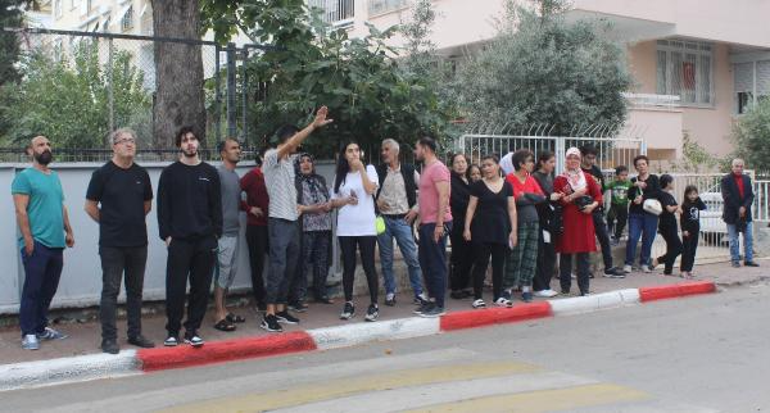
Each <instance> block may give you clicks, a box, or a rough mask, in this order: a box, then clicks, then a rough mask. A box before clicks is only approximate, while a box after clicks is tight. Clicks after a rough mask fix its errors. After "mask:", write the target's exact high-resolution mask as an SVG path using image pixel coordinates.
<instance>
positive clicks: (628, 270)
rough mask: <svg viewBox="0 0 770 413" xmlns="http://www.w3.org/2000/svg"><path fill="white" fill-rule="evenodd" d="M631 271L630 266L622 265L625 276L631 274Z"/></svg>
mask: <svg viewBox="0 0 770 413" xmlns="http://www.w3.org/2000/svg"><path fill="white" fill-rule="evenodd" d="M632 271H633V268H631V266H630V265H624V266H623V272H624V273H626V274H631V272H632Z"/></svg>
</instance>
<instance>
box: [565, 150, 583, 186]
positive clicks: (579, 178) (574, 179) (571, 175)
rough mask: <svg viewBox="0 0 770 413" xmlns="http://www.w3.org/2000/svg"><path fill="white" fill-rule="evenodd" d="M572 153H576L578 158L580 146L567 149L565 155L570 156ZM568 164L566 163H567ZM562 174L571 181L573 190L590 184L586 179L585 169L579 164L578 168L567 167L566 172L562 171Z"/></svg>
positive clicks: (570, 184)
mask: <svg viewBox="0 0 770 413" xmlns="http://www.w3.org/2000/svg"><path fill="white" fill-rule="evenodd" d="M572 155H576V156H577V157H578V158H580V157H581V156H580V149H578V148H574V147H573V148H569V149H567V154H566V156H565V157H564V158H565V160H566V158H569V157H570V156H572ZM565 164H566V163H565ZM562 176H563V177H565V178H566V179H567V182H568V183H569V186H570V188H572V191H573V192H574V191H579V190H581V189H583V188H585V187H587V186H588V182H587V181H586V176H585V173H584V172H583V170H582V169H581V168H580V166H578V168H577V170H570V169H568V168H566V167H565V169H564V173H562Z"/></svg>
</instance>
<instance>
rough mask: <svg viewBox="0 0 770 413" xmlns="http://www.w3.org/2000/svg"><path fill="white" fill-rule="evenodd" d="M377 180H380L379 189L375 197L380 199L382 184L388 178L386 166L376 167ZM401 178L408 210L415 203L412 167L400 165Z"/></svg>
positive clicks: (415, 189)
mask: <svg viewBox="0 0 770 413" xmlns="http://www.w3.org/2000/svg"><path fill="white" fill-rule="evenodd" d="M376 169H377V178H379V180H380V187H379V188H377V196H376V197H375V198H379V197H380V191H382V184H383V183H385V178H386V177H387V176H388V165H386V164H380V165H377V168H376ZM401 177H402V178H403V179H404V188H405V189H406V200H407V202H408V203H409V208H411V207H413V206H414V204H416V203H417V185H416V184H415V183H414V165H408V164H403V163H402V164H401Z"/></svg>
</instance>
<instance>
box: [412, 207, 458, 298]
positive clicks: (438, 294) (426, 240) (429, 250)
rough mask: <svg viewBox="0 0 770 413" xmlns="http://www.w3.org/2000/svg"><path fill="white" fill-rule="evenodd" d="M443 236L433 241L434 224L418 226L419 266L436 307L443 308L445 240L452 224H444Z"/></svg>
mask: <svg viewBox="0 0 770 413" xmlns="http://www.w3.org/2000/svg"><path fill="white" fill-rule="evenodd" d="M444 227H445V230H444V236H443V237H441V238H440V239H439V241H438V242H435V241H434V240H433V232H434V231H435V229H436V224H435V223H430V224H422V225H420V253H419V255H420V264H421V267H422V269H423V271H424V273H425V285H426V287H428V293H429V294H430V296H431V298H433V299H435V300H436V305H437V306H439V307H442V308H443V307H444V297H445V296H446V288H447V262H446V240H447V236H448V235H449V232H451V231H452V222H445V223H444Z"/></svg>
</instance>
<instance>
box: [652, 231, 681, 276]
mask: <svg viewBox="0 0 770 413" xmlns="http://www.w3.org/2000/svg"><path fill="white" fill-rule="evenodd" d="M660 235H662V236H663V239H664V240H666V254H665V255H661V256H660V257H658V262H659V263H662V264H663V265H665V269H664V270H663V273H664V274H669V275H670V274H671V273H672V272H674V261H676V257H678V256H679V254H681V253H682V240H680V239H679V233H678V232H677V230H676V227H670V228H667V227H662V228H660Z"/></svg>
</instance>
